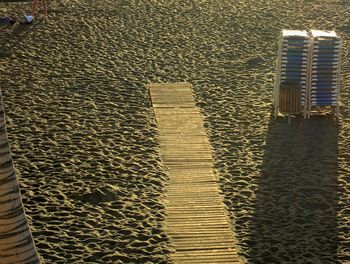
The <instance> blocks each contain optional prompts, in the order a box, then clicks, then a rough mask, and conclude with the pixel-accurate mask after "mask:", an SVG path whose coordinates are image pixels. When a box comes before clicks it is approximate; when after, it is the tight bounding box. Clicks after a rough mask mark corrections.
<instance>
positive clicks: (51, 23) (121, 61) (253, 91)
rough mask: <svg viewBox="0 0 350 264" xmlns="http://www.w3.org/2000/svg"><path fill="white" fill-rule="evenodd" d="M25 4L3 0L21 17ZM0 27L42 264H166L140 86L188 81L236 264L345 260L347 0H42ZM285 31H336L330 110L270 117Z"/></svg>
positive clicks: (15, 147)
mask: <svg viewBox="0 0 350 264" xmlns="http://www.w3.org/2000/svg"><path fill="white" fill-rule="evenodd" d="M30 7H31V2H30V1H6V2H0V15H10V16H11V17H13V18H15V19H20V18H21V16H22V15H23V14H24V13H28V12H30ZM48 14H49V17H48V19H43V18H42V17H40V16H39V18H38V20H37V21H36V22H35V23H34V24H33V25H30V26H21V25H18V24H17V25H15V26H13V27H10V28H1V29H0V43H1V47H0V77H1V78H0V88H1V91H2V96H3V100H4V105H5V111H6V115H7V119H6V122H7V129H8V134H9V140H10V144H11V149H12V152H13V159H14V162H15V166H16V170H17V173H18V178H19V183H20V187H21V191H22V197H23V203H24V206H25V211H26V213H27V216H28V217H29V220H30V224H31V227H32V232H33V236H34V240H35V243H36V246H37V249H38V252H39V254H40V255H41V257H42V259H43V261H44V262H45V263H55V264H56V263H57V264H58V263H62V264H63V263H170V259H169V252H171V250H172V246H171V243H170V241H169V238H168V237H167V235H166V233H165V231H164V219H165V217H166V211H165V207H164V197H165V195H166V183H167V176H166V173H165V168H164V166H163V165H162V163H161V160H160V157H159V145H158V138H157V136H158V130H157V125H156V122H155V118H154V112H153V109H152V107H151V101H150V97H149V94H148V91H147V88H146V86H145V84H147V83H149V82H189V83H191V84H192V85H193V89H194V95H195V99H196V103H197V106H198V107H199V108H200V110H201V112H202V114H203V117H204V122H205V127H206V129H207V132H208V136H209V139H210V142H211V145H212V147H213V155H214V159H215V168H214V169H215V171H216V173H217V175H218V177H219V179H220V188H221V190H222V193H223V195H224V201H225V204H226V206H227V209H228V212H229V215H230V219H231V220H232V227H233V228H234V229H235V232H236V238H237V241H238V249H239V254H240V256H241V257H242V258H243V259H245V260H246V263H254V264H255V263H256V264H261V263H290V264H295V263H300V264H301V263H302V264H305V263H330V264H331V263H332V264H333V263H350V250H349V248H350V148H349V146H350V107H349V104H350V100H349V99H350V98H349V92H350V90H349V87H350V60H349V59H350V55H349V40H350V3H349V1H347V0H327V1H319V0H294V1H287V0H282V1H281V0H268V1H259V0H254V1H249V0H237V1H229V0H222V1H215V2H214V1H207V0H191V1H172V0H170V1H165V0H159V1H158V0H154V1H139V0H130V1H125V0H114V1H112V0H96V1H92V0H70V1H68V0H61V1H58V0H57V1H54V0H53V1H48ZM282 29H324V30H336V32H337V33H338V34H339V35H341V37H342V39H343V58H342V82H341V85H342V89H341V103H342V107H341V109H340V120H339V122H336V121H334V120H333V119H332V118H331V117H329V116H318V117H312V118H311V119H307V120H300V119H297V118H296V119H293V121H292V125H290V126H289V125H288V121H287V119H283V118H280V119H277V120H275V119H274V118H273V115H272V91H273V84H274V76H275V61H276V57H277V38H278V34H279V33H280V30H282Z"/></svg>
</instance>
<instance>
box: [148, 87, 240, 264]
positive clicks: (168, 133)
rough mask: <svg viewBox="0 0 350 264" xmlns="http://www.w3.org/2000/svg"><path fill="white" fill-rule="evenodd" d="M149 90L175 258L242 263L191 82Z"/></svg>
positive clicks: (178, 259) (182, 261) (183, 261)
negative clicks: (156, 130) (155, 124)
mask: <svg viewBox="0 0 350 264" xmlns="http://www.w3.org/2000/svg"><path fill="white" fill-rule="evenodd" d="M149 90H150V95H151V99H152V105H153V108H154V112H155V116H156V121H157V125H158V129H159V144H160V156H161V159H162V161H163V163H164V165H165V166H166V167H167V173H168V176H169V181H168V184H167V197H166V200H165V203H166V209H167V218H166V231H167V233H168V235H169V237H170V238H171V241H172V244H173V246H174V249H175V252H174V253H172V254H171V258H172V260H173V263H175V264H176V263H191V264H195V263H201V264H203V263H240V261H239V258H238V255H237V252H236V250H235V248H234V247H235V240H234V236H233V233H232V230H231V229H230V226H229V221H228V217H227V215H226V211H225V206H224V204H223V202H222V197H221V196H220V192H219V188H218V181H217V179H216V176H215V174H214V173H213V161H212V150H211V147H210V144H209V140H208V137H207V135H206V131H205V129H204V126H203V121H202V118H201V116H200V111H199V110H198V109H197V108H196V106H195V102H194V99H193V95H192V88H191V85H189V84H186V83H171V84H150V85H149Z"/></svg>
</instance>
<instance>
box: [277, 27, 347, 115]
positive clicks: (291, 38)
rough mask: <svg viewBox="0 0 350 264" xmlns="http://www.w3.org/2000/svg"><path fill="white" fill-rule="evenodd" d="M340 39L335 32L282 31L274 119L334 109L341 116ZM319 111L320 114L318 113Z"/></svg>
mask: <svg viewBox="0 0 350 264" xmlns="http://www.w3.org/2000/svg"><path fill="white" fill-rule="evenodd" d="M340 58H341V39H340V37H339V36H337V34H336V33H335V32H334V31H320V30H311V32H310V33H308V32H307V31H305V30H283V31H282V33H281V36H280V40H279V48H278V58H277V74H276V82H275V88H274V106H275V116H277V115H278V113H282V114H287V115H290V114H297V113H303V116H304V117H306V116H308V117H309V116H310V115H311V114H312V113H314V112H319V111H320V110H324V109H332V110H334V111H335V112H336V114H337V116H338V114H339V87H340V85H339V81H340ZM315 110H318V111H315Z"/></svg>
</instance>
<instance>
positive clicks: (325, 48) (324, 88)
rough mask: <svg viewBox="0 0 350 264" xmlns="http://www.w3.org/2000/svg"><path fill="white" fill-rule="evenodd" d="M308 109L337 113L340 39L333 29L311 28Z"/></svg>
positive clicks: (309, 112)
mask: <svg viewBox="0 0 350 264" xmlns="http://www.w3.org/2000/svg"><path fill="white" fill-rule="evenodd" d="M310 37H311V40H312V41H311V43H312V44H311V45H312V48H311V49H310V50H311V62H310V64H311V65H310V68H311V69H310V71H311V74H310V79H311V80H310V83H309V111H308V115H309V116H310V114H311V111H312V110H314V109H315V110H320V109H321V110H322V109H325V108H331V109H333V110H334V111H335V112H336V114H337V116H338V115H339V88H340V85H339V82H340V59H341V39H340V38H339V37H338V36H337V34H336V33H335V32H334V31H320V30H311V33H310Z"/></svg>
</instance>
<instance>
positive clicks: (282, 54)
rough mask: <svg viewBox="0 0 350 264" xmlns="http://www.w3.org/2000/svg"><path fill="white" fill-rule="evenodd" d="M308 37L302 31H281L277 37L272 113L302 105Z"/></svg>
mask: <svg viewBox="0 0 350 264" xmlns="http://www.w3.org/2000/svg"><path fill="white" fill-rule="evenodd" d="M308 50H309V37H308V34H307V31H306V30H283V31H282V33H281V36H280V40H279V47H278V59H277V76H276V82H275V89H274V105H275V115H276V116H277V114H278V113H279V112H280V113H283V114H296V113H300V112H302V109H303V108H304V107H306V96H307V65H308V52H309V51H308Z"/></svg>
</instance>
